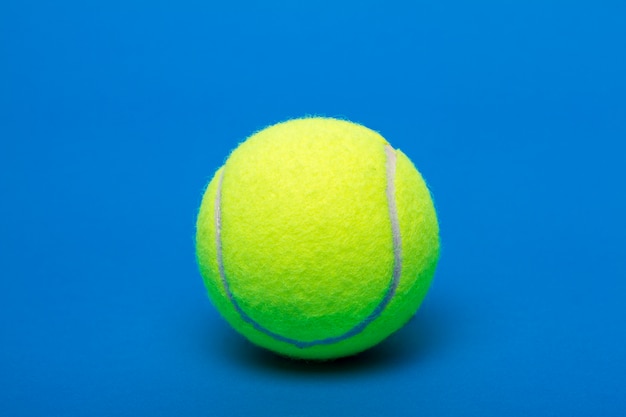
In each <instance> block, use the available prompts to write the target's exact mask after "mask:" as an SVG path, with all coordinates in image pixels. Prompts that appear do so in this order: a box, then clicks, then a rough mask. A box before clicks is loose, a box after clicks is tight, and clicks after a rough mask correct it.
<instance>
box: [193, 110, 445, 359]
mask: <svg viewBox="0 0 626 417" xmlns="http://www.w3.org/2000/svg"><path fill="white" fill-rule="evenodd" d="M196 255H197V259H198V263H199V266H200V271H201V273H202V276H203V278H204V283H205V284H206V287H207V289H208V293H209V296H210V298H211V300H212V301H213V303H214V304H215V306H216V307H217V309H218V310H219V312H220V313H221V314H222V315H223V316H224V318H225V319H226V320H227V321H228V322H229V323H230V324H231V325H232V326H233V327H234V328H235V329H236V330H237V331H239V332H240V333H241V334H243V335H244V336H245V337H247V338H248V339H249V340H250V341H252V342H253V343H255V344H257V345H259V346H263V347H265V348H267V349H270V350H272V351H275V352H277V353H279V354H282V355H286V356H289V357H294V358H306V359H329V358H336V357H341V356H347V355H352V354H354V353H357V352H360V351H363V350H365V349H367V348H369V347H371V346H373V345H375V344H377V343H379V342H380V341H382V340H383V339H385V338H386V337H387V336H389V335H390V334H391V333H393V332H395V331H396V330H398V329H399V328H401V327H402V326H403V325H404V324H405V323H406V322H407V321H408V320H409V319H410V318H411V316H412V315H413V314H414V313H415V312H416V310H417V308H418V307H419V305H420V303H421V302H422V299H423V298H424V296H425V295H426V292H427V290H428V287H429V285H430V282H431V279H432V277H433V274H434V272H435V267H436V265H437V261H438V258H439V228H438V224H437V217H436V214H435V209H434V207H433V203H432V200H431V197H430V194H429V191H428V188H427V187H426V184H425V183H424V180H423V179H422V177H421V176H420V174H419V172H418V171H417V170H416V169H415V167H414V166H413V164H412V163H411V161H410V160H409V159H408V158H407V157H406V156H405V155H404V154H403V153H402V152H400V151H399V150H396V149H394V148H392V147H391V145H389V143H388V142H387V141H386V140H385V139H384V138H383V137H382V136H381V135H379V134H378V133H376V132H374V131H372V130H370V129H368V128H366V127H364V126H361V125H358V124H354V123H351V122H347V121H343V120H337V119H330V118H304V119H295V120H290V121H287V122H284V123H279V124H276V125H274V126H270V127H268V128H266V129H264V130H262V131H260V132H258V133H255V134H254V135H252V136H251V137H250V138H248V139H247V140H246V141H245V142H244V143H242V144H241V145H240V146H239V147H238V148H237V149H236V150H235V151H233V153H232V154H231V155H230V157H229V158H228V160H227V161H226V163H225V164H224V166H222V167H221V168H220V169H219V170H218V171H217V173H216V174H215V176H214V177H213V180H212V181H211V182H210V183H209V185H208V187H207V189H206V191H205V193H204V197H203V199H202V204H201V207H200V212H199V215H198V221H197V234H196Z"/></svg>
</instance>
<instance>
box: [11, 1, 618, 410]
mask: <svg viewBox="0 0 626 417" xmlns="http://www.w3.org/2000/svg"><path fill="white" fill-rule="evenodd" d="M293 3H296V2H287V1H283V2H277V1H274V2H260V1H259V2H221V3H219V4H217V3H215V4H213V3H212V2H189V1H182V2H147V1H146V2H141V1H107V2H78V1H73V2H72V1H60V2H39V1H16V0H8V1H4V2H2V3H1V4H0V57H1V58H0V60H1V64H0V193H1V194H0V195H2V200H1V204H0V414H1V415H3V416H29V417H32V416H87V415H88V416H112V415H115V416H141V415H149V416H175V415H180V416H209V415H216V416H242V415H254V416H298V417H303V416H321V415H342V416H344V415H345V416H381V415H420V416H431V415H432V416H444V415H476V416H528V415H532V416H555V415H559V416H560V415H563V416H590V415H606V416H610V415H623V413H624V410H626V389H625V388H624V378H625V375H626V325H625V323H626V307H625V303H624V294H625V293H626V284H625V279H624V278H625V277H626V260H625V258H626V257H625V249H626V238H625V236H626V233H625V232H626V222H625V220H624V217H625V216H624V213H625V212H626V192H625V191H626V187H625V183H626V170H625V168H624V165H625V163H626V158H625V155H626V145H625V143H626V142H625V139H626V75H625V74H626V53H624V51H625V50H626V25H625V24H624V17H625V16H626V7H625V6H624V4H625V3H624V2H617V1H616V2H602V1H593V2H592V1H588V2H565V1H564V2H554V1H518V2H500V1H491V2H485V1H482V2H480V1H479V2H461V1H457V2H454V1H424V2H393V1H385V2H382V1H381V2H373V1H362V2H331V1H318V2H307V3H306V5H304V6H302V5H297V6H296V5H294V4H293ZM337 3H339V4H337ZM414 3H418V4H414ZM505 3H506V4H505ZM306 114H322V115H328V116H341V117H346V118H349V119H351V120H353V121H357V122H361V123H363V124H365V125H367V126H369V127H371V128H374V129H376V130H379V131H380V132H381V133H382V134H383V135H384V136H386V137H387V139H389V140H390V142H391V143H392V144H393V145H394V146H396V147H399V148H400V149H402V150H403V151H404V152H405V153H406V154H407V155H409V156H410V157H411V158H412V159H413V161H414V162H415V164H416V165H417V166H418V168H419V169H420V171H421V172H422V173H423V175H424V176H425V178H426V179H427V181H428V183H429V185H430V187H431V189H432V192H433V195H434V197H435V200H436V204H437V207H438V212H439V217H440V222H441V236H442V242H443V252H442V258H441V262H440V267H439V269H438V271H437V274H436V277H435V281H434V284H433V287H432V288H431V291H430V293H429V295H428V297H427V299H426V301H425V303H424V304H423V306H422V308H421V309H420V311H419V312H418V314H417V316H416V317H415V318H414V320H413V321H412V322H410V324H409V325H408V326H407V327H406V328H405V329H403V330H402V331H401V332H399V333H397V334H395V335H394V336H393V337H392V338H391V339H389V340H388V341H387V342H386V343H384V344H382V345H380V346H379V347H377V348H375V349H373V350H371V351H369V352H367V353H365V354H363V355H360V356H357V357H355V358H351V359H347V360H342V361H338V362H334V363H327V364H321V365H320V364H307V363H299V362H290V361H287V360H284V359H280V358H278V357H275V356H273V355H272V354H269V353H266V352H264V351H261V350H258V349H256V348H254V347H252V346H250V345H248V344H247V342H245V341H244V340H243V339H242V338H240V337H239V336H238V335H237V334H235V333H234V332H233V331H232V330H230V328H229V327H228V326H227V325H226V324H225V322H223V321H222V320H221V319H220V318H219V316H218V315H217V313H216V311H215V310H214V309H213V308H212V306H211V305H210V303H209V301H208V299H207V298H206V296H205V290H204V288H203V285H202V281H201V279H200V276H199V273H198V271H197V268H196V265H195V259H194V248H193V235H194V221H195V215H196V209H197V207H198V205H199V202H200V197H201V194H202V190H203V187H204V186H205V184H206V182H207V181H208V180H209V178H210V177H211V176H212V174H213V172H214V170H215V169H216V168H217V167H218V166H219V165H220V164H221V163H222V162H223V160H224V158H225V157H226V156H227V155H228V152H229V150H230V149H232V148H233V147H234V146H236V144H237V143H238V142H239V141H241V140H242V139H244V138H245V137H246V136H247V135H249V134H250V133H252V132H253V131H255V130H257V129H259V128H262V127H264V126H266V125H268V124H271V123H274V122H277V121H281V120H284V119H287V118H291V117H296V116H302V115H306Z"/></svg>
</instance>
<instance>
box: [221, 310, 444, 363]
mask: <svg viewBox="0 0 626 417" xmlns="http://www.w3.org/2000/svg"><path fill="white" fill-rule="evenodd" d="M213 330H216V329H213ZM450 332H451V325H450V321H449V320H448V318H447V317H446V315H445V314H444V312H443V311H441V310H437V309H435V308H434V307H430V306H429V307H426V308H424V307H423V308H422V309H420V311H419V312H418V313H417V315H416V316H415V317H413V318H412V319H411V321H409V323H407V325H406V326H405V327H404V328H402V329H401V330H399V331H398V332H396V333H395V334H393V335H391V336H390V337H389V338H388V339H387V340H385V341H384V342H382V343H381V344H379V345H377V346H375V347H373V348H371V349H369V350H366V351H365V352H361V353H359V354H357V355H354V356H349V357H346V358H339V359H335V360H328V361H311V360H300V359H291V358H287V357H283V356H280V355H277V354H275V353H272V352H270V351H267V350H265V349H262V348H259V347H257V346H255V345H253V344H251V343H249V342H248V341H247V340H245V339H244V338H243V337H242V336H240V335H238V334H237V333H235V331H234V330H232V329H230V328H228V326H227V325H226V324H225V323H224V324H223V325H222V326H220V328H219V333H220V334H219V335H215V334H214V335H213V336H212V337H211V341H210V346H211V348H212V350H215V351H216V352H215V354H216V355H220V356H222V357H223V358H224V359H225V360H227V361H229V362H232V363H236V364H239V365H241V364H243V365H245V366H247V367H250V368H256V369H260V370H266V371H272V372H276V371H278V372H294V373H328V374H330V373H355V372H370V371H372V370H375V369H378V368H385V369H387V368H390V367H395V366H402V365H403V364H406V363H408V362H415V361H422V360H426V359H427V358H428V357H429V356H430V355H432V354H434V353H436V352H438V351H441V350H442V349H443V347H444V346H445V345H446V344H447V343H448V341H449V335H450ZM216 338H217V339H219V340H220V343H216Z"/></svg>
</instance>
